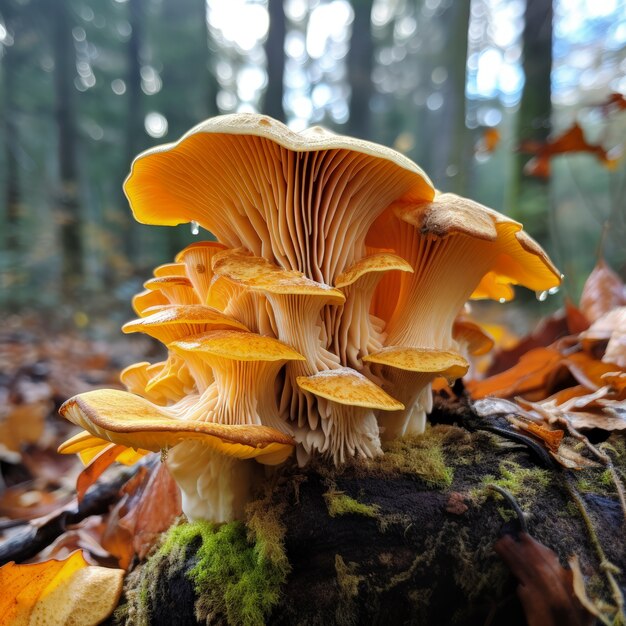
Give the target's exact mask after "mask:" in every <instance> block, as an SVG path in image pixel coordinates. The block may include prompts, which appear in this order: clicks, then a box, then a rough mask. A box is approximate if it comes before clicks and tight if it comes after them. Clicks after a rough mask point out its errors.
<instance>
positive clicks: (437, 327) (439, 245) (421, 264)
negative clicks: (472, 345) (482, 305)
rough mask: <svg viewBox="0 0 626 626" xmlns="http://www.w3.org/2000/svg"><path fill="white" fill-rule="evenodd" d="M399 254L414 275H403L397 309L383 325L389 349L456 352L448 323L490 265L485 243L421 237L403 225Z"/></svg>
mask: <svg viewBox="0 0 626 626" xmlns="http://www.w3.org/2000/svg"><path fill="white" fill-rule="evenodd" d="M401 229H402V231H403V235H404V237H403V238H402V244H403V245H402V246H401V250H399V251H398V252H399V254H400V255H401V256H405V258H407V260H408V261H409V262H410V263H411V265H412V266H413V268H414V269H415V272H414V273H413V274H402V276H401V279H400V293H399V294H398V306H397V307H396V309H395V311H394V313H393V315H392V316H391V319H390V320H389V322H388V324H387V328H386V330H387V341H386V343H387V345H392V346H393V345H403V346H412V347H428V348H439V349H441V350H449V349H455V346H456V343H455V341H454V340H453V338H452V325H453V324H454V319H455V317H456V315H457V313H458V311H459V310H460V309H461V308H462V307H463V305H464V304H465V302H466V301H467V300H468V299H469V297H470V295H471V294H472V292H473V290H474V288H475V287H476V285H477V284H478V283H479V282H480V279H481V278H482V276H483V275H484V274H485V273H486V272H487V271H488V269H489V266H490V264H491V263H492V262H493V260H494V258H495V255H496V250H495V246H494V245H493V244H492V243H491V242H488V241H484V240H477V239H474V238H471V237H467V236H465V235H451V236H448V237H444V238H440V237H436V236H433V235H426V236H424V235H421V234H420V233H419V232H418V231H417V230H416V229H415V227H413V226H411V225H409V224H406V223H404V222H402V224H401Z"/></svg>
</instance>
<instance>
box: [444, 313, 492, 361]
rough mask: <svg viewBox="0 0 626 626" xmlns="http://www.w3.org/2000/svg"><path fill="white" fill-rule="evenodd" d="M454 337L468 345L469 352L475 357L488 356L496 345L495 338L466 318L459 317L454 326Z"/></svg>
mask: <svg viewBox="0 0 626 626" xmlns="http://www.w3.org/2000/svg"><path fill="white" fill-rule="evenodd" d="M452 337H453V338H454V339H456V340H457V341H462V342H464V343H465V344H466V345H467V350H468V352H469V353H470V354H473V355H474V356H482V355H483V354H487V352H489V351H490V350H491V349H492V348H493V346H494V344H495V341H494V339H493V337H492V336H491V335H490V334H489V333H488V332H486V331H485V330H483V329H482V328H481V327H480V326H479V325H478V324H476V323H475V322H472V321H470V320H468V319H466V318H462V317H457V318H456V319H455V320H454V324H453V325H452Z"/></svg>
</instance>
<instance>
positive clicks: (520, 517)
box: [487, 483, 530, 535]
mask: <svg viewBox="0 0 626 626" xmlns="http://www.w3.org/2000/svg"><path fill="white" fill-rule="evenodd" d="M487 489H492V490H493V491H497V492H498V493H499V494H500V495H501V496H502V497H503V498H504V499H505V500H506V501H507V502H508V503H509V506H510V507H511V508H512V509H513V510H514V511H515V515H517V521H518V522H519V525H520V530H521V531H522V532H523V533H526V534H527V535H528V534H530V533H529V532H528V523H527V522H526V516H525V515H524V511H522V508H521V507H520V505H519V503H518V502H517V500H516V499H515V497H514V496H513V494H512V493H511V492H509V491H507V490H506V489H504V488H503V487H500V486H499V485H494V484H493V483H489V484H488V485H487Z"/></svg>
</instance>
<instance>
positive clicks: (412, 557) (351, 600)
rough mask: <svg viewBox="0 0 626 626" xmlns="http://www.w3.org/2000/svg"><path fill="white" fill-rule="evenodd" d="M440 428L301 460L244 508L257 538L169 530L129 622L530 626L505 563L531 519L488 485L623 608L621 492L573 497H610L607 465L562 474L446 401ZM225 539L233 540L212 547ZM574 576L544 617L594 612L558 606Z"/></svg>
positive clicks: (138, 578)
mask: <svg viewBox="0 0 626 626" xmlns="http://www.w3.org/2000/svg"><path fill="white" fill-rule="evenodd" d="M436 417H437V418H438V419H440V420H443V421H446V422H448V423H445V424H444V423H441V424H440V425H438V426H435V427H432V428H429V429H427V431H426V433H424V435H420V436H414V437H409V438H406V439H404V440H400V441H397V442H392V443H390V444H389V445H388V447H387V449H386V451H385V456H383V457H381V458H380V459H377V460H374V461H372V462H369V463H363V462H360V463H359V462H355V463H348V464H346V465H345V466H343V467H341V468H338V469H336V468H332V467H330V466H329V465H328V464H327V463H324V462H319V463H315V464H313V465H312V466H308V467H305V468H297V467H296V466H295V464H294V465H293V466H291V467H282V468H279V469H278V471H277V472H275V473H274V474H268V477H267V482H268V484H267V485H266V487H265V491H264V492H262V493H260V494H259V499H258V500H256V501H255V502H253V503H252V504H251V505H249V507H248V509H247V520H246V524H247V530H246V528H244V529H243V530H242V529H241V527H240V526H237V523H233V524H228V525H226V526H221V527H211V526H210V525H207V524H205V525H204V526H202V525H201V524H195V525H186V526H182V527H178V529H174V531H173V533H172V531H170V535H169V537H168V539H167V541H166V544H165V546H166V547H164V548H162V549H161V550H160V551H159V552H157V554H156V555H155V556H154V557H153V558H152V559H151V560H149V561H148V562H147V564H146V565H144V566H142V567H140V568H139V569H138V570H135V572H133V573H132V574H131V575H130V576H129V577H128V579H127V582H126V603H125V605H123V607H122V609H121V610H120V611H119V612H118V614H117V616H118V622H117V623H124V624H136V623H146V624H150V625H151V626H156V625H160V624H163V625H165V624H171V623H176V624H178V625H179V626H184V625H186V624H190V625H195V624H198V623H202V624H204V623H207V624H208V623H211V624H226V623H229V624H232V623H267V624H280V625H291V624H320V625H322V624H324V625H326V624H338V625H340V626H345V625H356V624H416V625H419V624H425V625H426V624H429V625H430V624H438V625H441V626H443V625H447V624H450V625H452V624H459V623H462V624H466V625H473V624H476V625H483V624H486V623H491V624H503V625H504V624H506V625H507V626H514V625H520V626H521V625H523V624H525V623H526V621H525V617H524V611H523V608H522V606H521V604H520V602H519V600H518V598H517V596H516V593H515V590H516V586H517V583H516V581H515V579H514V578H513V576H512V574H511V572H510V571H509V570H508V568H507V567H506V566H505V565H504V563H503V562H502V561H501V560H500V558H499V557H498V556H497V555H496V553H495V552H494V545H495V544H496V542H498V540H499V538H500V537H501V536H502V534H503V533H511V534H513V536H516V535H517V533H518V532H519V529H520V526H519V518H518V517H517V515H518V513H516V512H515V508H514V507H513V506H512V504H511V503H510V502H509V501H508V500H505V499H504V498H502V497H500V495H498V493H497V492H496V491H494V490H493V489H492V488H491V487H490V486H489V485H490V484H495V485H497V486H499V487H500V488H504V489H505V491H506V492H507V493H508V494H509V495H510V496H513V497H514V500H513V504H516V505H517V506H518V507H521V509H522V510H523V511H524V515H523V517H524V520H525V521H526V522H527V524H528V532H529V534H530V535H531V536H532V537H534V539H535V540H536V541H539V542H541V543H543V544H544V545H545V546H548V548H550V549H552V550H553V551H554V552H556V554H557V555H558V557H559V558H560V559H561V562H562V563H565V562H566V560H567V558H568V557H570V556H572V555H574V554H575V555H578V557H579V559H580V565H581V569H582V571H583V572H584V573H585V576H586V577H587V578H588V580H589V579H593V580H594V581H595V582H594V594H596V595H597V597H601V598H603V599H605V600H607V601H609V602H612V601H613V600H614V599H615V596H614V594H612V592H611V588H610V586H609V585H608V584H607V576H606V574H605V572H606V570H603V567H606V568H610V567H611V565H608V563H609V562H610V563H611V564H612V565H614V566H616V567H618V568H622V569H623V568H624V566H625V565H626V546H625V545H624V542H622V541H615V537H616V536H620V537H621V534H622V533H623V526H622V524H623V514H622V511H621V507H620V505H619V502H618V497H617V494H616V493H614V492H613V493H610V488H609V489H608V490H607V489H605V488H602V487H600V488H599V489H598V490H597V491H595V492H592V491H590V492H588V493H585V494H583V495H580V494H577V495H576V494H575V492H576V489H577V488H580V487H577V485H587V487H585V488H586V489H589V487H588V485H591V484H595V485H596V486H597V485H598V483H595V482H593V481H595V480H597V479H599V478H600V476H601V475H602V472H603V468H598V469H593V470H592V469H589V470H583V471H582V473H581V472H577V473H576V474H574V473H573V472H572V473H569V472H565V471H563V470H562V469H560V468H557V467H555V466H553V465H551V461H550V457H548V456H547V454H546V453H543V454H541V455H539V454H537V451H536V450H535V449H534V447H533V446H532V445H530V446H529V447H525V446H523V445H522V446H520V445H519V442H518V445H515V443H514V442H515V441H516V439H512V440H509V439H508V438H507V437H506V436H502V435H501V434H494V432H493V430H494V428H496V429H497V428H498V426H497V425H496V424H497V423H496V422H491V421H489V422H476V417H475V416H472V414H471V412H469V410H468V409H467V408H466V407H463V406H461V405H456V404H455V405H445V404H444V405H442V404H441V403H439V405H438V407H437V409H436ZM450 422H456V423H458V422H461V423H467V424H468V425H470V424H471V425H472V429H474V428H476V430H468V429H466V428H464V427H459V426H456V425H452V424H451V423H450ZM483 428H486V431H485V430H482V429H483ZM499 428H500V430H499V431H498V432H499V433H507V432H510V431H507V429H506V428H504V427H503V425H499ZM513 435H515V433H513ZM518 439H519V438H518ZM611 441H613V440H611ZM611 441H609V443H611ZM617 441H618V440H617V439H616V440H615V441H613V444H615V443H616V442H617ZM617 445H618V446H619V444H617ZM546 457H547V460H546ZM616 463H619V466H620V467H623V466H624V464H625V463H626V458H624V457H623V456H621V457H619V458H618V459H617V460H616ZM590 480H591V481H592V482H591V483H590V482H588V481H590ZM577 481H579V482H577ZM586 481H587V482H586ZM573 494H575V495H573ZM577 498H579V499H580V502H579V503H578V504H581V507H582V508H581V507H579V506H578V505H577V504H575V503H576V499H577ZM515 500H517V501H515ZM585 516H587V520H586V519H585ZM589 519H590V520H592V521H591V522H590V523H591V527H592V528H593V530H592V531H591V532H593V533H594V536H591V534H590V530H589V527H588V526H587V521H588V520H589ZM194 528H195V529H196V530H195V531H194ZM202 528H204V532H203V534H202V535H201V533H200V532H198V531H197V529H202ZM216 533H219V536H220V537H221V540H220V541H211V543H208V542H207V541H210V540H211V539H212V537H215V534H216ZM175 537H178V539H176V538H175ZM233 537H235V538H237V537H239V540H238V542H233ZM524 537H525V536H520V540H524ZM181 538H182V539H181ZM245 538H247V541H248V542H249V543H248V544H246V543H245ZM596 540H597V542H596ZM516 545H518V546H523V545H524V543H523V541H522V543H520V544H516ZM252 546H256V548H253V547H252ZM598 546H602V548H603V549H604V551H605V554H604V555H601V554H599V551H598ZM251 550H256V552H252V553H251V552H250V551H251ZM237 551H239V552H238V554H236V553H237ZM522 551H523V552H524V549H522ZM541 552H542V550H540V553H541ZM543 556H545V553H544V554H543ZM605 557H606V558H605ZM553 558H554V561H555V562H556V557H553ZM522 560H523V566H524V567H527V568H528V572H529V574H530V575H531V576H540V575H541V574H542V572H545V570H546V567H547V562H544V561H543V560H542V559H541V558H539V559H538V558H537V555H536V553H534V552H533V551H526V552H524V553H523V556H522ZM605 560H606V562H605V563H603V561H605ZM561 572H562V574H561ZM218 574H219V575H218ZM205 575H206V577H208V578H205V580H208V581H209V582H208V584H207V582H205V583H202V580H203V576H205ZM561 575H562V576H563V580H567V578H568V576H569V574H568V573H567V572H565V571H564V570H562V568H561V566H559V565H558V563H557V564H556V566H555V567H554V569H553V571H551V573H550V576H551V577H552V579H551V580H550V581H549V583H548V584H546V585H538V589H535V595H534V597H530V598H529V600H531V601H532V603H533V605H534V608H535V609H537V610H538V609H539V608H541V607H542V606H544V605H545V606H544V608H546V607H547V609H548V610H552V609H553V608H554V606H555V605H558V604H560V605H561V607H560V608H564V609H565V610H566V611H567V610H569V609H576V610H581V608H580V607H579V606H578V605H577V600H576V598H575V596H574V593H573V589H572V588H569V589H568V592H567V593H566V594H565V595H564V596H558V593H557V592H558V589H560V584H561V583H560V582H557V581H558V580H561V579H560V578H559V577H560V576H561ZM203 585H204V586H203ZM555 594H556V595H555ZM526 595H527V596H532V590H527V594H526ZM563 604H564V605H565V606H564V607H563V606H562V605H563ZM261 605H263V606H265V615H263V616H261V619H256V620H248V622H246V620H245V613H244V611H245V610H246V609H245V608H242V607H248V608H252V609H254V607H257V608H258V607H259V606H261ZM583 612H584V611H583ZM258 617H259V616H258V612H257V618H258ZM535 623H541V624H545V626H556V625H558V624H565V623H567V624H575V623H576V624H579V623H585V622H577V621H571V620H566V621H541V622H539V621H537V622H535Z"/></svg>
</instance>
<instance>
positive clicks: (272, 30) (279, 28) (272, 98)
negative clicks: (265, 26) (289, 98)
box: [263, 0, 287, 122]
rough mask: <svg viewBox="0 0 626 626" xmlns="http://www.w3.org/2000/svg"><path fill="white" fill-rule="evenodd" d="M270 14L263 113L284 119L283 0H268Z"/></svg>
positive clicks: (266, 45)
mask: <svg viewBox="0 0 626 626" xmlns="http://www.w3.org/2000/svg"><path fill="white" fill-rule="evenodd" d="M267 8H268V11H269V15H270V27H269V31H268V33H267V41H266V42H265V57H266V59H267V90H266V91H265V101H264V105H263V111H264V113H267V115H269V116H271V117H273V118H275V119H277V120H280V121H281V122H284V121H285V109H284V108H283V95H284V88H283V79H284V75H285V36H286V34H287V20H286V18H285V10H284V7H283V0H269V1H268V5H267Z"/></svg>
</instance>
